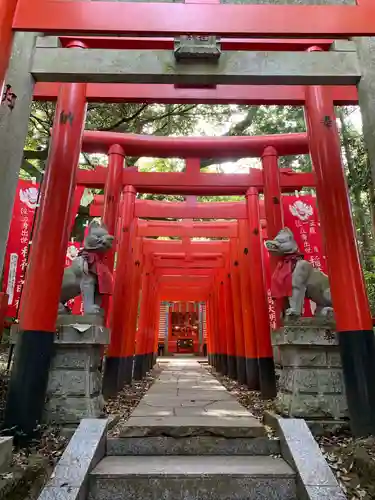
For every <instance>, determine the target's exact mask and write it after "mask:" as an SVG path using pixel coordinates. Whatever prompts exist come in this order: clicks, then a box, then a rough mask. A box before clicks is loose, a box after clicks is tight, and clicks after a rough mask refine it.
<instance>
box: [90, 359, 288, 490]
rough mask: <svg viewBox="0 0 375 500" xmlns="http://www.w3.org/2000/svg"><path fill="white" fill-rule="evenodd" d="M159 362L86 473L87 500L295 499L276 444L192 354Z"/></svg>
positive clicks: (276, 441) (286, 469) (285, 467)
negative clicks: (158, 368) (156, 371)
mask: <svg viewBox="0 0 375 500" xmlns="http://www.w3.org/2000/svg"><path fill="white" fill-rule="evenodd" d="M160 365H161V367H162V372H161V374H160V376H159V377H158V379H157V380H156V382H155V383H154V384H153V385H152V386H151V388H150V389H149V390H148V392H147V393H146V394H145V396H143V398H142V400H141V402H140V404H139V405H138V406H137V408H136V409H135V411H134V412H133V413H132V415H131V416H130V418H129V420H128V421H127V422H124V423H122V425H121V428H120V429H119V432H117V433H116V436H117V437H116V438H111V439H108V441H107V446H106V456H105V457H104V458H103V460H101V462H99V463H98V465H97V466H96V467H95V469H94V470H93V471H92V472H91V473H90V481H89V489H90V495H89V500H139V499H142V500H171V499H173V500H296V483H295V473H294V471H293V470H292V469H291V468H290V467H289V465H288V464H287V463H286V462H285V461H284V460H283V459H282V458H281V457H280V456H279V453H280V447H279V441H278V440H275V439H269V438H268V437H267V435H266V431H265V428H264V426H263V425H262V424H261V423H260V422H259V420H257V419H256V418H254V417H253V416H252V415H251V413H250V412H248V411H247V410H246V409H245V408H243V407H242V406H241V405H240V404H239V403H238V402H237V400H236V399H235V398H234V397H233V396H232V395H231V394H230V393H229V392H228V391H227V390H226V389H225V388H224V386H223V385H221V384H220V382H219V381H218V380H217V379H216V378H214V377H213V376H212V375H211V374H210V373H209V372H208V370H206V369H205V368H204V366H202V365H201V364H200V363H199V362H198V360H197V358H188V357H184V358H178V357H175V358H170V359H165V358H162V360H160Z"/></svg>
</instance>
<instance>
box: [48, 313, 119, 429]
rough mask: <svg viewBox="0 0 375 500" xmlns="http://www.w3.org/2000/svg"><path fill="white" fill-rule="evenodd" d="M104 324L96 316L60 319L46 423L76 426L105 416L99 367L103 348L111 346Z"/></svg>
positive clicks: (68, 316) (49, 387)
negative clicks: (87, 419) (81, 421)
mask: <svg viewBox="0 0 375 500" xmlns="http://www.w3.org/2000/svg"><path fill="white" fill-rule="evenodd" d="M88 321H93V322H94V324H90V323H88ZM102 323H103V318H100V317H96V316H93V315H92V317H91V316H90V317H89V316H73V315H66V316H60V317H59V320H58V324H57V337H56V340H55V355H54V358H53V360H52V362H51V367H50V373H49V380H48V387H47V402H46V407H45V421H47V422H55V423H57V424H59V425H62V426H66V425H69V426H72V425H77V424H78V423H79V422H80V420H81V419H82V418H98V417H100V416H101V414H102V410H103V407H104V399H103V397H102V395H101V392H102V374H101V372H100V371H99V367H100V364H101V355H102V346H103V345H105V344H108V342H109V330H108V329H107V328H105V327H104V326H103V324H102Z"/></svg>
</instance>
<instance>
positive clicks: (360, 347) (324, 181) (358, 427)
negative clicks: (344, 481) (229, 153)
mask: <svg viewBox="0 0 375 500" xmlns="http://www.w3.org/2000/svg"><path fill="white" fill-rule="evenodd" d="M306 121H307V129H308V135H309V139H310V151H311V158H312V161H313V165H314V170H315V175H316V191H317V198H318V204H319V212H320V219H321V224H322V228H323V235H324V239H325V249H326V254H327V265H328V274H329V277H330V286H331V293H332V301H333V307H334V310H335V318H336V329H337V334H338V340H339V345H340V351H341V359H342V366H343V372H344V380H345V388H346V395H347V400H348V407H349V415H350V420H351V428H352V431H353V433H354V434H355V435H356V436H365V435H368V434H375V383H374V381H375V337H374V332H373V327H372V318H371V313H370V308H369V303H368V299H367V294H366V287H365V283H364V278H363V273H362V268H361V263H360V259H359V253H358V248H357V242H356V235H355V229H354V224H353V220H352V215H351V209H350V201H349V196H348V189H347V184H346V178H345V172H344V167H343V164H342V160H341V155H340V151H341V147H340V138H339V135H338V130H337V125H336V116H335V112H334V107H333V102H332V97H331V92H330V90H329V88H327V87H322V86H310V87H306Z"/></svg>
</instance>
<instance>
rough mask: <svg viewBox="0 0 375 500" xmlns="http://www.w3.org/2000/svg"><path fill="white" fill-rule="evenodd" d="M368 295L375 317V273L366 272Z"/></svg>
mask: <svg viewBox="0 0 375 500" xmlns="http://www.w3.org/2000/svg"><path fill="white" fill-rule="evenodd" d="M364 276H365V282H366V288H367V295H368V299H369V302H370V307H371V313H372V316H375V272H370V271H366V270H365V271H364Z"/></svg>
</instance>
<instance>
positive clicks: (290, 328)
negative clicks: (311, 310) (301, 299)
mask: <svg viewBox="0 0 375 500" xmlns="http://www.w3.org/2000/svg"><path fill="white" fill-rule="evenodd" d="M273 342H274V347H275V348H277V350H278V352H279V356H280V368H281V372H280V378H279V394H278V397H277V401H276V407H277V409H278V411H279V412H280V413H281V414H282V415H285V416H289V417H301V418H305V419H307V420H309V419H314V420H315V419H321V420H325V421H327V420H330V419H332V420H335V421H339V420H342V419H346V418H347V417H348V409H347V402H346V396H345V388H344V380H343V373H342V368H341V358H340V353H339V347H338V341H337V338H336V334H335V331H334V325H333V323H332V322H328V321H327V320H323V319H316V318H301V319H298V320H290V319H289V320H288V322H287V323H285V325H284V327H283V328H281V329H280V330H279V331H278V332H277V333H276V334H275V335H274V336H273Z"/></svg>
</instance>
